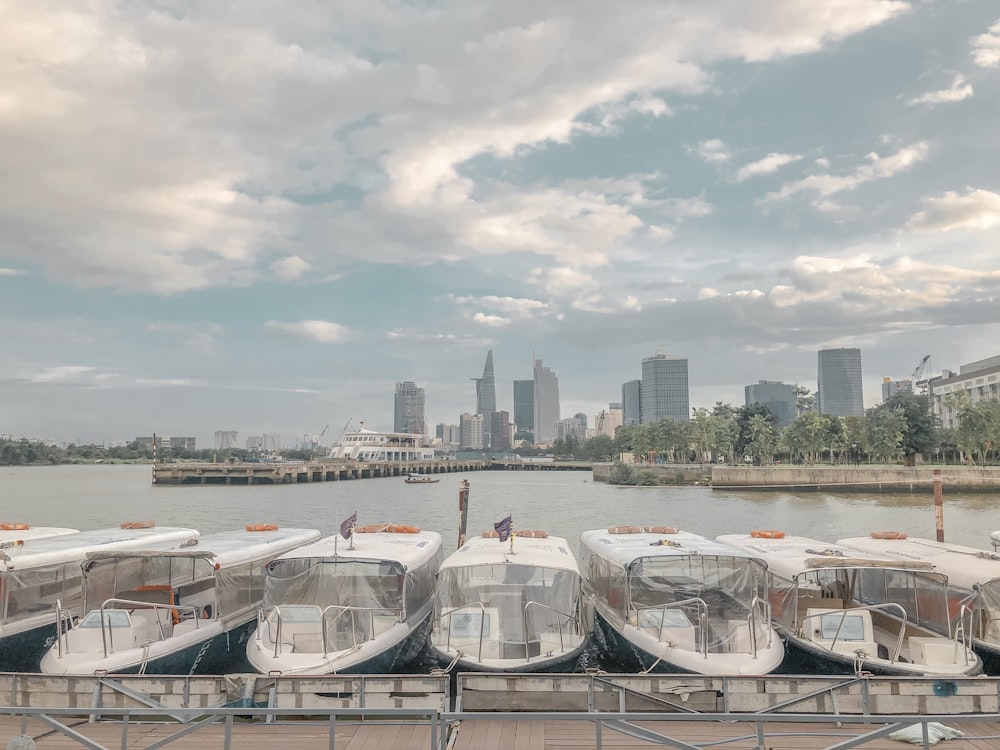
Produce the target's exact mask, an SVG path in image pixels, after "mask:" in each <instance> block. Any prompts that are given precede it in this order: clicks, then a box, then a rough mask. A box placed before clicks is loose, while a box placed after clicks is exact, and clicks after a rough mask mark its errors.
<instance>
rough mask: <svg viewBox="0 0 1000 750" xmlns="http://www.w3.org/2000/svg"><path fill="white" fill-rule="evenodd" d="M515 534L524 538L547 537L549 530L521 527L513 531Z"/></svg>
mask: <svg viewBox="0 0 1000 750" xmlns="http://www.w3.org/2000/svg"><path fill="white" fill-rule="evenodd" d="M514 535H515V536H523V537H524V538H525V539H548V538H549V532H547V531H542V530H541V529H521V530H520V531H516V532H514Z"/></svg>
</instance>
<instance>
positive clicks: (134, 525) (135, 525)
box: [121, 521, 156, 529]
mask: <svg viewBox="0 0 1000 750" xmlns="http://www.w3.org/2000/svg"><path fill="white" fill-rule="evenodd" d="M154 526H156V521H125V522H124V523H123V524H121V527H122V528H123V529H151V528H153V527H154Z"/></svg>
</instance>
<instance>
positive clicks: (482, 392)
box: [473, 349, 497, 419]
mask: <svg viewBox="0 0 1000 750" xmlns="http://www.w3.org/2000/svg"><path fill="white" fill-rule="evenodd" d="M473 380H475V381H476V414H482V415H483V416H484V417H485V418H487V419H489V417H490V415H491V414H492V413H493V412H495V411H496V410H497V384H496V378H495V377H494V375H493V350H492V349H490V350H489V351H488V352H487V353H486V364H485V365H484V366H483V376H482V377H481V378H473Z"/></svg>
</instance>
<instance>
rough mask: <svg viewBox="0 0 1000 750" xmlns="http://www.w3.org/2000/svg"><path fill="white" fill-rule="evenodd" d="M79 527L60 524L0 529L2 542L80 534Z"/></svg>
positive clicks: (0, 540)
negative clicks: (67, 527)
mask: <svg viewBox="0 0 1000 750" xmlns="http://www.w3.org/2000/svg"><path fill="white" fill-rule="evenodd" d="M79 532H80V530H79V529H64V528H61V527H58V526H28V528H26V529H20V530H17V529H0V544H3V543H4V542H27V541H30V540H32V539H43V538H45V537H48V536H62V535H63V534H78V533H79Z"/></svg>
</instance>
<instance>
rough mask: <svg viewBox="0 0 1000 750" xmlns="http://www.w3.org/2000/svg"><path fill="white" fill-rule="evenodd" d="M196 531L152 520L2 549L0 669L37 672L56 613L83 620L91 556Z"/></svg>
mask: <svg viewBox="0 0 1000 750" xmlns="http://www.w3.org/2000/svg"><path fill="white" fill-rule="evenodd" d="M197 536H198V532H197V531H195V530H194V529H187V528H178V527H168V526H161V527H157V526H155V525H154V524H153V522H152V521H136V522H131V523H124V524H122V525H121V527H120V528H113V529H96V530H93V531H78V532H76V533H75V534H61V535H58V536H49V537H45V538H42V539H32V540H31V541H29V542H25V543H24V544H23V545H18V546H14V547H9V548H7V549H4V550H0V670H4V671H10V672H37V671H38V662H39V659H41V657H42V654H44V653H45V651H46V649H47V648H48V646H49V645H51V643H52V642H54V639H55V634H56V629H55V626H54V622H53V616H52V615H53V612H54V611H55V608H56V606H57V605H58V606H59V608H60V611H61V612H62V613H63V615H64V616H65V617H66V618H67V620H70V621H75V620H76V618H77V617H79V616H80V611H81V610H80V606H81V603H82V601H83V575H82V573H81V571H80V565H81V563H83V561H84V560H85V559H86V558H87V554H88V553H90V552H96V551H98V550H122V549H135V548H138V547H144V546H149V545H152V544H161V543H168V542H175V541H183V540H185V539H190V538H192V537H197Z"/></svg>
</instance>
